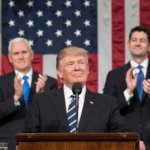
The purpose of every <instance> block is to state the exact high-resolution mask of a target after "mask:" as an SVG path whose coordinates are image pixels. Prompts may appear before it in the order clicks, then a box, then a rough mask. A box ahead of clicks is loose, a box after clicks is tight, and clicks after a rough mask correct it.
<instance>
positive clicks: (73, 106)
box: [67, 95, 77, 133]
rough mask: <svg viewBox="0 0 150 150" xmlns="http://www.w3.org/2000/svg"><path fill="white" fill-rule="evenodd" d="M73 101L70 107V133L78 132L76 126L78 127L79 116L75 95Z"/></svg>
mask: <svg viewBox="0 0 150 150" xmlns="http://www.w3.org/2000/svg"><path fill="white" fill-rule="evenodd" d="M71 98H72V99H71V102H70V104H69V108H68V113H67V115H68V122H69V127H70V133H75V132H76V127H77V116H76V99H75V96H74V95H72V96H71Z"/></svg>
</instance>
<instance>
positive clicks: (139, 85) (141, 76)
mask: <svg viewBox="0 0 150 150" xmlns="http://www.w3.org/2000/svg"><path fill="white" fill-rule="evenodd" d="M137 68H138V69H139V73H138V79H137V91H138V95H139V99H140V102H142V94H143V85H142V82H143V80H144V74H143V71H142V66H141V65H139V66H138V67H137Z"/></svg>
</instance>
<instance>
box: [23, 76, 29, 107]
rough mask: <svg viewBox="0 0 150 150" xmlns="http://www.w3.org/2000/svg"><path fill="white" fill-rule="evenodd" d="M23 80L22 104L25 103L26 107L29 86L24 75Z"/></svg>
mask: <svg viewBox="0 0 150 150" xmlns="http://www.w3.org/2000/svg"><path fill="white" fill-rule="evenodd" d="M23 80H24V83H23V85H22V89H23V97H24V102H25V104H26V106H28V99H29V94H30V86H29V83H28V76H26V75H24V76H23Z"/></svg>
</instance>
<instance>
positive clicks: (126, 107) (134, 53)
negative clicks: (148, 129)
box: [104, 26, 150, 140]
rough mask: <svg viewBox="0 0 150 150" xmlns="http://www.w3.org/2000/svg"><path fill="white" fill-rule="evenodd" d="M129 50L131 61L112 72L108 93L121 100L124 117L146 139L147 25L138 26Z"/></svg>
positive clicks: (149, 103) (149, 91) (149, 102)
mask: <svg viewBox="0 0 150 150" xmlns="http://www.w3.org/2000/svg"><path fill="white" fill-rule="evenodd" d="M128 48H129V51H130V53H131V60H130V61H129V62H128V63H127V64H125V65H124V66H121V67H118V68H116V69H114V70H112V71H110V72H109V73H108V75H107V79H106V83H105V87H104V93H105V94H108V95H111V96H114V97H116V98H117V103H118V106H119V109H120V112H121V114H122V116H123V117H124V118H125V120H126V122H127V125H128V127H129V129H130V130H131V131H135V132H138V133H139V134H140V135H141V140H143V133H144V132H143V131H144V129H145V126H146V125H147V123H148V122H149V121H150V61H149V60H148V56H147V55H148V52H149V50H150V32H149V30H148V29H146V28H145V27H143V26H136V27H134V28H133V29H132V30H131V31H130V34H129V42H128ZM139 65H141V68H142V69H141V70H142V72H143V77H144V78H145V79H144V80H143V83H142V84H141V87H142V88H141V92H142V94H141V98H140V96H139V93H140V92H138V90H137V87H138V86H137V85H138V84H139V80H138V78H139V77H140V75H139V74H140V69H138V66H139Z"/></svg>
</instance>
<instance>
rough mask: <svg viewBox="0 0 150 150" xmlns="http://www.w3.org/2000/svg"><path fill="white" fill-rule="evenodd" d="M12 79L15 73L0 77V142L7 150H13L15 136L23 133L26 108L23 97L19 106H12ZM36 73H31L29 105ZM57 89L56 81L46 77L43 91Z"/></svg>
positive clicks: (36, 77)
mask: <svg viewBox="0 0 150 150" xmlns="http://www.w3.org/2000/svg"><path fill="white" fill-rule="evenodd" d="M14 77H15V72H11V73H8V74H6V75H3V76H1V77H0V142H2V141H3V142H8V145H9V149H10V150H15V144H16V143H15V134H16V133H18V132H23V128H24V121H25V116H26V107H25V103H24V100H23V97H21V99H20V104H21V105H20V106H17V107H16V106H15V105H14V99H13V95H14ZM37 79H38V73H37V72H34V71H33V76H32V83H31V93H30V97H29V103H30V101H31V99H32V97H33V95H34V94H35V88H36V84H35V82H37ZM52 89H57V81H56V79H54V78H52V77H48V80H47V82H46V85H45V88H44V90H52Z"/></svg>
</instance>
